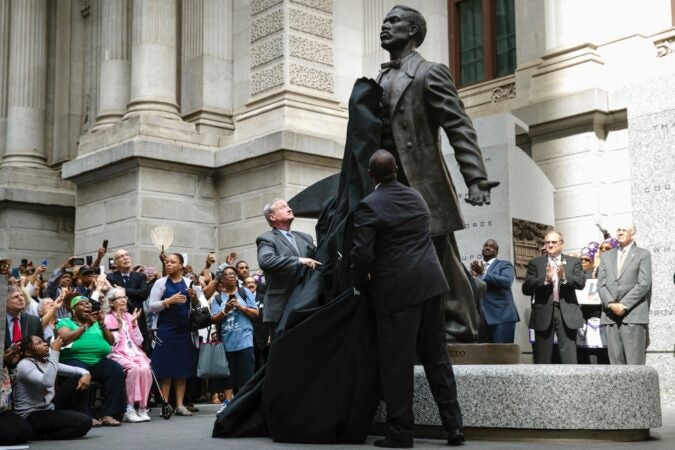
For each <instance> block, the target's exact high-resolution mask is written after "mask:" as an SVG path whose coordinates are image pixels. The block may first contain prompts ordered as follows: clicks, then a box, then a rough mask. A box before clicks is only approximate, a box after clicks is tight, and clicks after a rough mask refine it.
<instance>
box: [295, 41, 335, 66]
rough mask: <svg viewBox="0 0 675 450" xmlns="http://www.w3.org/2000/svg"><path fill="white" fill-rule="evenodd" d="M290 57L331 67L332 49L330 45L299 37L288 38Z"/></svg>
mask: <svg viewBox="0 0 675 450" xmlns="http://www.w3.org/2000/svg"><path fill="white" fill-rule="evenodd" d="M288 44H289V47H290V49H289V50H290V55H291V56H293V57H294V58H300V59H304V60H307V61H312V62H317V63H321V64H326V65H327V66H332V65H333V49H332V48H331V47H330V45H327V44H324V43H322V42H317V41H313V40H311V39H306V38H303V37H300V36H290V37H289V39H288Z"/></svg>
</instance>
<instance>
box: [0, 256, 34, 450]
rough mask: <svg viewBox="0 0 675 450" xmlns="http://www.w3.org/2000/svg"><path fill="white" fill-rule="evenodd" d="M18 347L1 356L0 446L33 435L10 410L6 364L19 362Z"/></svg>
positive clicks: (9, 391)
mask: <svg viewBox="0 0 675 450" xmlns="http://www.w3.org/2000/svg"><path fill="white" fill-rule="evenodd" d="M1 263H2V260H0V264H1ZM20 348H21V347H20V345H17V346H14V345H13V346H11V347H10V348H8V349H5V352H4V353H3V356H2V360H3V366H4V367H3V368H2V369H0V446H4V445H16V444H23V443H24V442H27V441H29V440H30V438H31V436H33V429H32V428H31V426H30V423H28V421H27V420H26V419H24V418H23V417H21V416H20V415H18V414H17V413H16V412H14V411H12V402H11V397H12V383H11V381H10V378H9V370H8V369H7V365H8V364H9V365H12V366H14V365H16V364H17V363H18V362H19V357H20V356H21V351H20V350H19V349H20Z"/></svg>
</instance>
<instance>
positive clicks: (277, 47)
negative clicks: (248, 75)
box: [251, 35, 284, 68]
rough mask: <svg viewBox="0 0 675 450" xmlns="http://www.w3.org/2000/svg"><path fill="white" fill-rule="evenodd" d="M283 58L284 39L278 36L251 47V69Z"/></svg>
mask: <svg viewBox="0 0 675 450" xmlns="http://www.w3.org/2000/svg"><path fill="white" fill-rule="evenodd" d="M283 56H284V38H283V36H281V35H279V36H276V37H274V38H273V39H272V40H269V41H265V42H261V43H260V44H258V45H254V46H253V47H251V68H255V67H258V66H260V65H263V64H265V63H268V62H270V61H273V60H275V59H277V58H281V57H283Z"/></svg>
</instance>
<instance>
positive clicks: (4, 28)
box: [0, 0, 9, 159]
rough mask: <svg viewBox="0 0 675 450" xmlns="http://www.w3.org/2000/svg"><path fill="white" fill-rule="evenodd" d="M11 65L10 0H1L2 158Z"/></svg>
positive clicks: (0, 120)
mask: <svg viewBox="0 0 675 450" xmlns="http://www.w3.org/2000/svg"><path fill="white" fill-rule="evenodd" d="M8 66H9V0H0V159H1V158H2V156H3V155H4V153H5V143H6V139H7V68H8Z"/></svg>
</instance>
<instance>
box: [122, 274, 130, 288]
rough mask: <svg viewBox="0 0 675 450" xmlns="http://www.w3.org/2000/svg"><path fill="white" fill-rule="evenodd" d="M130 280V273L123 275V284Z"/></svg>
mask: <svg viewBox="0 0 675 450" xmlns="http://www.w3.org/2000/svg"><path fill="white" fill-rule="evenodd" d="M128 282H129V275H122V284H123V285H124V286H126V285H127V283H128Z"/></svg>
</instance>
